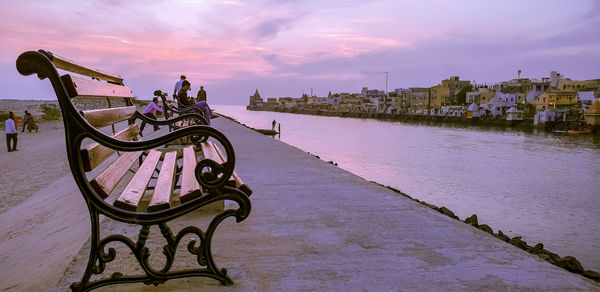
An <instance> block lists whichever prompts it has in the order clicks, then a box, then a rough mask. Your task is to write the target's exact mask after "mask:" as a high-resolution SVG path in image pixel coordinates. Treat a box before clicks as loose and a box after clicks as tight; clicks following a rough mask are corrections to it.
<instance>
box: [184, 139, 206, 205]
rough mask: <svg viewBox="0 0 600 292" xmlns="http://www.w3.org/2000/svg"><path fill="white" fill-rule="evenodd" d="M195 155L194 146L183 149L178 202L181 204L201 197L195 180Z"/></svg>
mask: <svg viewBox="0 0 600 292" xmlns="http://www.w3.org/2000/svg"><path fill="white" fill-rule="evenodd" d="M196 163H197V162H196V153H195V151H194V146H188V147H185V148H183V169H182V170H181V176H182V178H181V194H180V195H179V200H180V201H181V202H182V203H185V202H187V201H190V200H192V199H195V198H197V197H200V196H202V190H200V184H199V183H198V181H197V180H196V174H195V170H196Z"/></svg>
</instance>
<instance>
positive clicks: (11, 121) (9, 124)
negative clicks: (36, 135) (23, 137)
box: [5, 112, 19, 152]
mask: <svg viewBox="0 0 600 292" xmlns="http://www.w3.org/2000/svg"><path fill="white" fill-rule="evenodd" d="M15 119H16V116H15V114H13V112H9V113H8V119H7V120H6V124H5V126H6V127H5V129H6V148H8V152H12V151H18V150H17V142H18V141H19V137H18V135H19V132H18V131H17V126H16V123H15ZM11 140H12V144H13V145H12V147H10V141H11Z"/></svg>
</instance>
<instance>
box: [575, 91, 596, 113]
mask: <svg viewBox="0 0 600 292" xmlns="http://www.w3.org/2000/svg"><path fill="white" fill-rule="evenodd" d="M597 100H600V98H598V96H596V93H595V92H594V91H579V92H577V103H578V104H581V109H583V110H584V111H585V110H587V109H588V108H590V107H591V106H592V103H594V102H595V101H597Z"/></svg>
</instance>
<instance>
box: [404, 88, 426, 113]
mask: <svg viewBox="0 0 600 292" xmlns="http://www.w3.org/2000/svg"><path fill="white" fill-rule="evenodd" d="M409 90H410V91H409V93H408V95H409V100H410V108H411V112H412V113H415V114H421V113H423V111H425V110H427V109H428V108H429V93H430V91H431V88H429V87H411V88H409Z"/></svg>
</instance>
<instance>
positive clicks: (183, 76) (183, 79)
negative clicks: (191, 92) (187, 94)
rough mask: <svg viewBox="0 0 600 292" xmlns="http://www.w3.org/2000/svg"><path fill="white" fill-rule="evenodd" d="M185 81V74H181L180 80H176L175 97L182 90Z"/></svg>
mask: <svg viewBox="0 0 600 292" xmlns="http://www.w3.org/2000/svg"><path fill="white" fill-rule="evenodd" d="M183 81H185V75H181V77H179V80H178V81H177V82H175V91H173V96H174V97H175V96H177V94H178V93H179V91H180V90H181V85H182V84H183Z"/></svg>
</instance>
